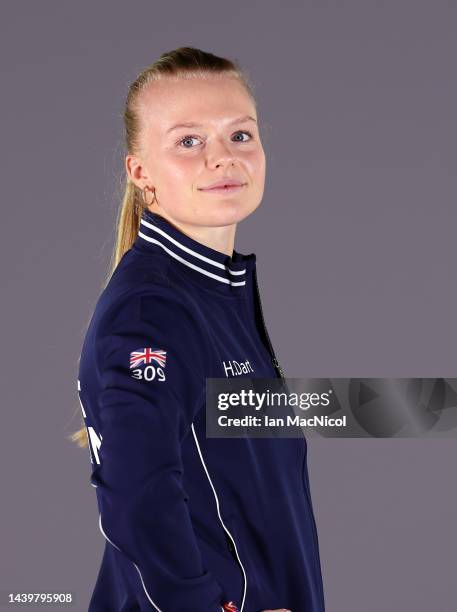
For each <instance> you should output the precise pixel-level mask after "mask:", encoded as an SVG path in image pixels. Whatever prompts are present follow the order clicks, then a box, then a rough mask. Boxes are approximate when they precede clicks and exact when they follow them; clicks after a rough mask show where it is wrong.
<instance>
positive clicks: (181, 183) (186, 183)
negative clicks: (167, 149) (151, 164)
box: [160, 155, 199, 193]
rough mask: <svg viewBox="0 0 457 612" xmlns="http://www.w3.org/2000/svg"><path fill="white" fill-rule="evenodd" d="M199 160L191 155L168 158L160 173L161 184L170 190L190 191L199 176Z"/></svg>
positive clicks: (176, 191) (177, 191)
mask: <svg viewBox="0 0 457 612" xmlns="http://www.w3.org/2000/svg"><path fill="white" fill-rule="evenodd" d="M198 168H199V162H198V161H197V158H196V157H195V158H193V159H192V158H191V156H190V155H188V156H186V157H184V156H182V157H173V158H168V159H167V160H166V163H164V164H163V166H162V171H161V173H160V178H161V185H162V187H163V188H165V189H166V190H167V191H168V192H174V193H179V192H183V191H188V190H189V188H191V187H192V186H193V185H194V183H195V181H196V177H197V176H198Z"/></svg>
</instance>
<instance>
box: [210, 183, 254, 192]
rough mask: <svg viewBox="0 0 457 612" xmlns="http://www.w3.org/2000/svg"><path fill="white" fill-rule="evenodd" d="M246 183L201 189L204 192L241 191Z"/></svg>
mask: <svg viewBox="0 0 457 612" xmlns="http://www.w3.org/2000/svg"><path fill="white" fill-rule="evenodd" d="M245 185H246V183H242V184H241V185H218V186H217V187H211V188H209V189H201V188H200V191H203V192H204V193H235V192H236V191H241V189H243V187H244V186H245Z"/></svg>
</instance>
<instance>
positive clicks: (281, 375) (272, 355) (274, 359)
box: [254, 268, 285, 378]
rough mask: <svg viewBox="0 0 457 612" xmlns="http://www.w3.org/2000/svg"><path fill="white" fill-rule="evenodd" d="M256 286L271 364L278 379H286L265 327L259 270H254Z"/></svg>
mask: <svg viewBox="0 0 457 612" xmlns="http://www.w3.org/2000/svg"><path fill="white" fill-rule="evenodd" d="M254 286H255V290H256V295H257V305H258V309H259V314H260V320H261V322H262V328H263V334H264V338H265V340H266V342H267V347H268V350H269V352H270V359H271V363H272V364H273V367H274V368H275V372H276V373H277V375H278V378H285V376H284V372H283V369H282V368H281V366H280V364H279V361H278V359H277V357H276V355H275V352H274V349H273V345H272V344H271V340H270V336H269V335H268V331H267V326H266V325H265V319H264V317H263V310H262V302H261V300H260V292H259V283H258V280H257V269H256V268H254Z"/></svg>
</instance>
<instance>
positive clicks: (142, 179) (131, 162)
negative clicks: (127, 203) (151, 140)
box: [125, 154, 151, 189]
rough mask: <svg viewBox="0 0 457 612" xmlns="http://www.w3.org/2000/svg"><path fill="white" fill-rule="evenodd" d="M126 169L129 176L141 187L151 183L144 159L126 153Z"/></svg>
mask: <svg viewBox="0 0 457 612" xmlns="http://www.w3.org/2000/svg"><path fill="white" fill-rule="evenodd" d="M125 171H126V173H127V176H128V178H129V179H130V180H131V181H132V183H135V185H136V186H137V187H138V188H139V189H143V188H144V187H146V185H148V184H150V183H151V179H150V176H149V174H148V172H147V170H146V168H145V166H144V165H143V162H142V160H141V159H140V158H139V157H137V156H136V155H131V154H129V155H126V157H125Z"/></svg>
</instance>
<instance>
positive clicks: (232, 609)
mask: <svg viewBox="0 0 457 612" xmlns="http://www.w3.org/2000/svg"><path fill="white" fill-rule="evenodd" d="M223 608H224V610H225V611H226V612H238V607H237V605H236V603H235V602H234V601H227V602H226V603H225V604H223Z"/></svg>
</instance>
